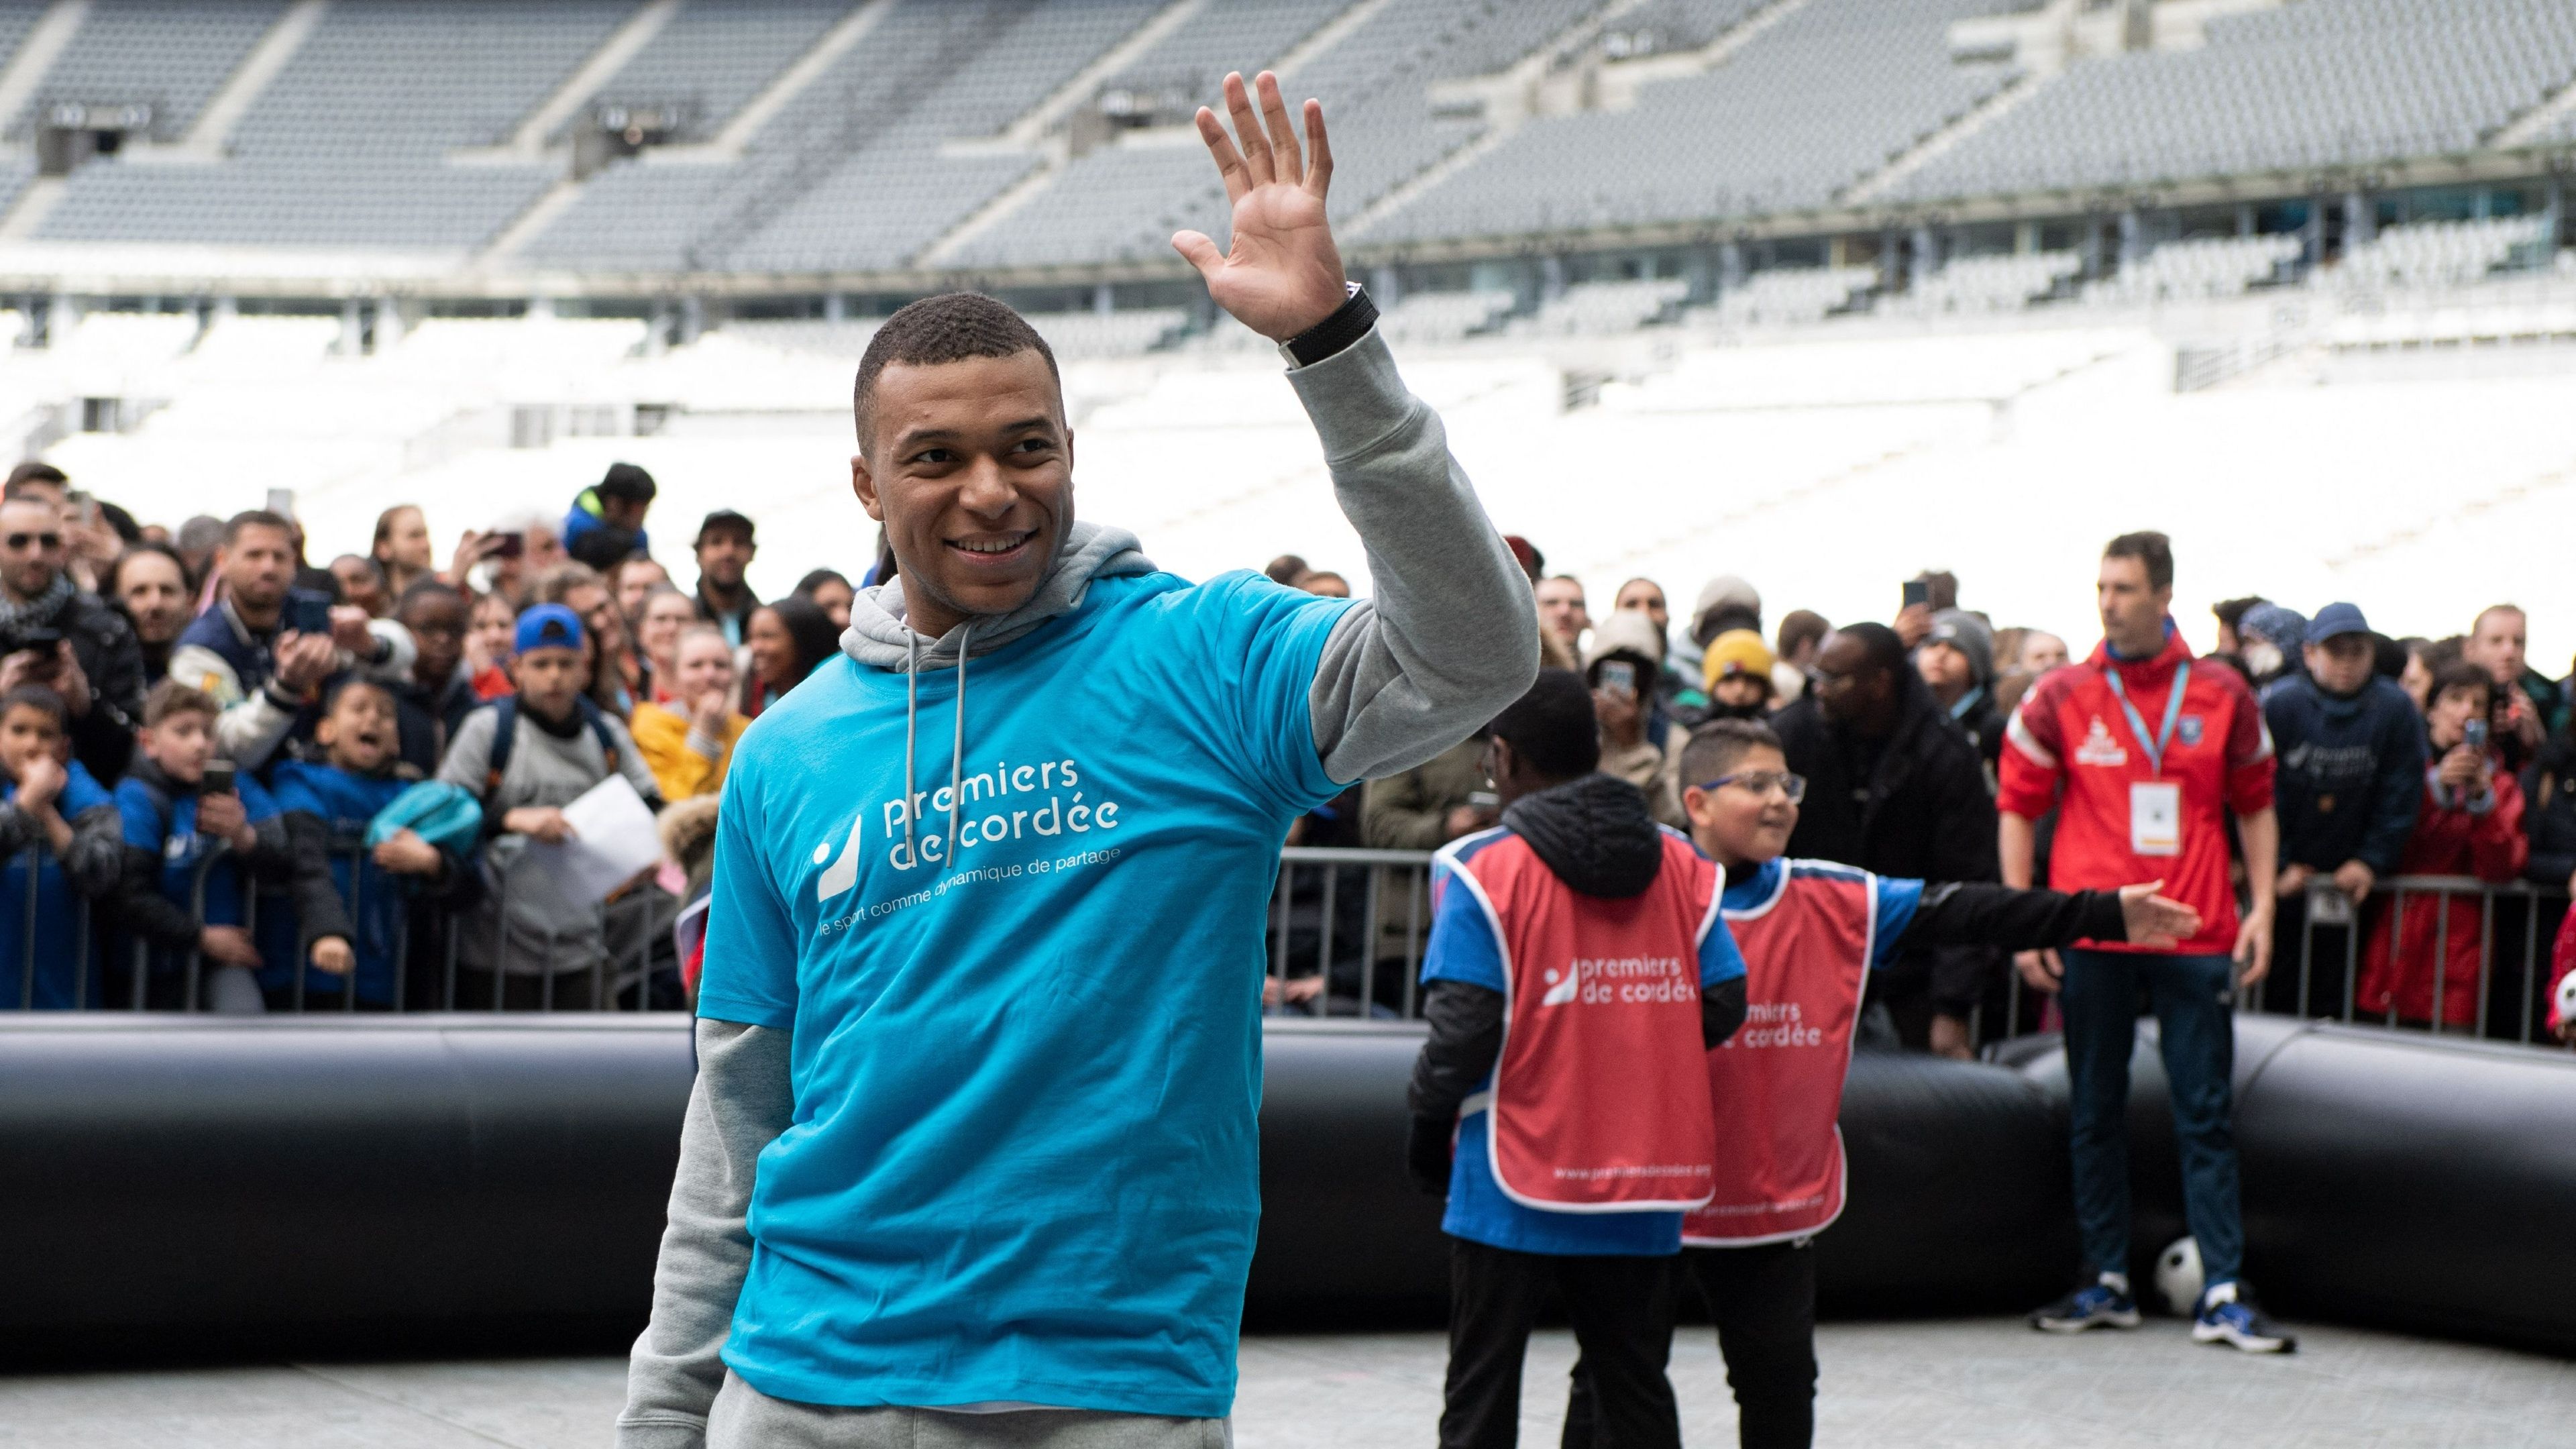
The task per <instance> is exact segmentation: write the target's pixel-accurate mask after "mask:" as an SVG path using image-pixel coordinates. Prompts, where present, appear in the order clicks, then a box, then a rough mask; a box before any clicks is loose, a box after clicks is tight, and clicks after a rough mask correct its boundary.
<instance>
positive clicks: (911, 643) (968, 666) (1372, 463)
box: [617, 332, 1538, 1449]
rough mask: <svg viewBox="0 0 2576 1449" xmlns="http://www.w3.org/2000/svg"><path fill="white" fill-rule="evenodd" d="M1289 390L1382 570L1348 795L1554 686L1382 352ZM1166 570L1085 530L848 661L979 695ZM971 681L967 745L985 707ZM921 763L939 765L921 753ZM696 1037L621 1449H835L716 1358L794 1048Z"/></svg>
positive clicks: (1359, 618)
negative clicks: (988, 676) (1050, 625)
mask: <svg viewBox="0 0 2576 1449" xmlns="http://www.w3.org/2000/svg"><path fill="white" fill-rule="evenodd" d="M1288 379H1289V383H1290V385H1291V386H1293V387H1295V388H1296V390H1297V395H1298V398H1299V400H1300V401H1301V402H1303V403H1304V404H1305V406H1306V412H1307V415H1308V417H1309V418H1310V419H1311V420H1312V421H1313V423H1314V425H1315V432H1316V435H1317V437H1318V438H1319V439H1320V440H1321V441H1322V443H1323V445H1324V458H1325V462H1326V465H1327V466H1328V467H1329V468H1330V470H1331V472H1332V476H1333V492H1334V496H1335V497H1336V499H1337V500H1338V501H1339V502H1340V504H1341V507H1342V512H1343V513H1344V514H1345V515H1346V516H1347V517H1348V518H1349V519H1350V521H1351V525H1352V527H1353V528H1354V529H1355V530H1356V531H1357V532H1358V534H1359V536H1360V542H1361V544H1362V545H1363V547H1365V548H1366V550H1367V552H1368V562H1369V576H1370V579H1371V581H1372V583H1373V584H1374V586H1375V588H1376V597H1375V598H1374V599H1368V600H1362V601H1360V602H1359V603H1357V604H1354V605H1352V606H1351V607H1350V608H1349V609H1348V610H1347V611H1345V612H1344V613H1343V615H1342V617H1341V620H1340V621H1339V622H1338V623H1337V624H1336V625H1335V626H1334V628H1333V631H1332V633H1331V635H1330V636H1329V637H1328V638H1327V639H1326V641H1325V646H1324V652H1323V657H1322V659H1321V660H1319V661H1318V663H1317V665H1316V668H1315V682H1314V684H1313V685H1312V686H1311V687H1310V689H1309V691H1308V694H1307V702H1308V705H1309V708H1310V712H1311V713H1312V715H1313V719H1314V734H1315V750H1316V753H1317V756H1318V758H1320V759H1321V760H1322V761H1323V764H1324V769H1325V773H1327V774H1329V775H1330V776H1331V777H1332V778H1334V779H1336V780H1362V779H1372V778H1378V777H1382V776H1386V775H1392V774H1396V773H1398V772H1400V771H1403V770H1408V769H1411V768H1412V767H1413V766H1415V765H1418V764H1421V763H1422V762H1424V761H1426V760H1429V759H1431V758H1432V757H1433V756H1435V755H1438V754H1440V753H1441V752H1443V751H1445V750H1447V749H1448V748H1450V747H1451V746H1453V745H1455V744H1457V743H1458V742H1459V741H1461V740H1463V739H1465V738H1466V737H1467V736H1468V735H1470V734H1472V733H1474V732H1475V731H1476V730H1477V729H1478V728H1480V727H1482V726H1483V725H1484V723H1485V722H1486V721H1487V720H1489V719H1492V718H1493V717H1494V716H1495V715H1497V714H1499V713H1501V712H1502V709H1503V707H1504V706H1505V705H1507V704H1510V703H1511V702H1512V701H1513V700H1515V699H1518V698H1519V697H1520V695H1521V693H1522V691H1524V690H1526V689H1527V688H1529V683H1530V680H1531V679H1532V678H1533V677H1534V676H1535V675H1536V673H1537V670H1538V624H1537V615H1536V612H1535V610H1534V609H1533V608H1532V606H1531V603H1530V592H1529V583H1528V580H1527V579H1526V577H1525V576H1524V575H1523V574H1522V573H1521V571H1520V567H1519V565H1518V564H1516V563H1515V562H1513V560H1512V556H1511V553H1510V551H1509V550H1507V549H1506V548H1505V547H1504V546H1503V541H1502V538H1501V536H1500V535H1499V534H1497V533H1496V532H1495V530H1494V526H1493V524H1492V523H1491V522H1490V521H1488V520H1487V519H1486V517H1485V513H1484V510H1483V508H1482V507H1480V506H1479V505H1478V504H1477V502H1476V495H1475V490H1474V488H1473V487H1472V486H1471V485H1470V484H1469V483H1468V481H1467V476H1466V474H1465V473H1464V472H1463V471H1462V470H1461V469H1460V468H1459V467H1458V464H1457V461H1456V460H1455V459H1453V458H1451V457H1450V456H1449V445H1448V436H1447V434H1446V432H1445V431H1444V430H1443V429H1442V428H1441V425H1440V419H1439V416H1438V415H1437V414H1435V413H1434V412H1432V410H1431V409H1430V407H1429V406H1428V405H1427V404H1425V403H1423V402H1422V401H1421V400H1420V399H1419V398H1416V397H1414V396H1413V395H1412V394H1411V393H1409V392H1407V391H1405V388H1404V383H1403V380H1402V379H1401V378H1399V377H1398V376H1397V375H1396V370H1395V359H1394V358H1393V357H1392V356H1391V355H1389V353H1388V352H1387V350H1386V344H1385V342H1384V341H1383V340H1381V339H1380V338H1379V337H1378V335H1377V334H1376V333H1374V332H1372V333H1370V334H1369V335H1368V336H1367V337H1365V338H1363V339H1361V340H1360V341H1359V342H1357V343H1354V344H1353V345H1351V346H1350V347H1348V348H1346V349H1344V350H1343V351H1341V352H1338V353H1335V354H1334V355H1332V356H1330V357H1327V358H1324V359H1323V360H1321V361H1319V362H1316V363H1313V364H1312V365H1310V366H1306V367H1301V368H1297V369H1294V370H1292V371H1291V372H1290V373H1289V374H1288ZM1153 571H1154V567H1153V565H1152V564H1151V563H1150V562H1148V561H1147V560H1146V558H1145V556H1144V555H1143V553H1142V552H1141V551H1140V550H1139V548H1138V546H1137V542H1136V539H1135V536H1134V535H1132V534H1130V533H1128V532H1127V531H1125V530H1124V529H1118V528H1110V527H1106V526H1103V525H1100V524H1094V523H1088V522H1079V521H1078V522H1076V523H1074V524H1073V525H1072V527H1070V528H1069V529H1067V530H1066V536H1065V541H1064V544H1063V546H1062V547H1061V548H1060V549H1059V551H1058V553H1057V556H1056V561H1055V564H1054V566H1053V567H1052V568H1051V569H1050V570H1049V571H1048V573H1047V576H1046V578H1045V579H1044V580H1042V581H1041V582H1040V584H1039V586H1038V590H1037V593H1036V594H1035V595H1033V596H1032V597H1031V598H1030V600H1029V602H1028V603H1026V604H1024V605H1022V606H1021V607H1020V608H1018V609H1016V610H1014V611H1012V612H1011V613H1009V614H1006V615H1003V616H1002V617H1000V618H998V619H983V620H972V621H969V622H967V623H965V624H961V625H959V626H958V627H957V628H956V629H954V630H952V631H950V632H949V633H948V634H945V635H942V636H940V637H939V638H937V639H929V638H926V637H924V636H922V635H920V634H917V633H915V632H914V631H913V630H912V628H911V627H910V626H909V625H908V624H906V623H905V622H904V615H905V610H904V602H903V589H902V584H901V581H900V580H897V581H894V582H890V583H887V584H884V585H881V586H879V587H877V588H875V589H870V590H867V591H865V592H863V593H861V594H860V595H859V596H858V597H857V598H856V599H855V600H853V601H852V604H851V608H850V628H849V630H848V632H847V633H845V634H843V635H842V636H841V648H842V650H843V651H844V652H845V653H847V654H848V655H849V656H850V657H851V658H852V659H854V660H856V661H858V662H859V663H860V664H862V665H865V666H867V667H870V668H875V669H884V670H889V671H895V672H904V673H911V674H915V675H917V674H918V673H919V672H921V671H924V670H931V669H946V668H959V667H960V656H961V654H962V656H963V669H964V676H971V675H972V674H973V672H974V661H975V659H976V658H977V657H978V656H980V655H983V654H986V653H989V652H990V651H992V650H995V649H999V648H1001V647H1002V646H1003V645H1005V644H1008V643H1010V642H1011V641H1012V640H1014V639H1017V638H1019V637H1021V636H1022V635H1024V634H1026V633H1028V632H1029V631H1030V630H1032V629H1035V628H1036V627H1038V626H1039V625H1040V624H1043V623H1045V622H1046V621H1047V620H1049V619H1052V618H1055V617H1056V616H1058V615H1060V614H1065V613H1069V612H1071V611H1072V610H1074V609H1076V608H1078V607H1080V606H1081V603H1082V600H1083V596H1084V595H1085V593H1086V592H1088V590H1089V589H1090V586H1091V581H1092V580H1093V579H1095V578H1109V577H1116V576H1119V575H1122V574H1143V573H1151V572H1153ZM964 676H961V678H960V680H959V682H958V693H959V696H960V707H959V709H958V711H957V717H958V720H959V722H960V725H961V727H962V723H963V720H964V717H965V714H966V712H967V710H968V709H970V708H971V707H972V706H971V705H970V704H967V703H965V697H966V694H967V685H968V683H969V682H970V680H969V679H968V678H967V677H964ZM906 733H907V737H909V734H910V731H909V730H907V732H906ZM912 750H913V752H915V753H919V752H921V750H922V746H921V744H920V742H918V741H915V742H914V744H913V746H912ZM929 752H930V753H931V754H932V757H933V758H934V759H936V758H937V756H938V755H940V754H947V755H948V756H949V758H950V760H951V766H950V768H951V771H952V773H953V772H954V770H955V769H956V768H957V766H956V764H955V760H956V751H955V748H954V745H953V743H951V742H948V741H942V742H939V743H937V744H934V745H932V746H930V747H929ZM908 768H909V763H908ZM934 768H935V767H934ZM907 778H912V779H918V778H919V777H918V776H917V775H908V776H907ZM697 1030H698V1050H699V1072H698V1081H697V1087H696V1090H695V1091H694V1092H693V1093H692V1095H691V1097H690V1102H689V1111H688V1116H687V1119H686V1121H685V1122H684V1123H683V1125H682V1128H681V1135H680V1168H679V1173H678V1176H677V1178H676V1179H675V1180H674V1182H673V1183H672V1187H671V1208H670V1222H669V1226H668V1227H667V1228H666V1229H665V1231H664V1233H663V1236H662V1254H661V1261H660V1263H659V1264H658V1265H657V1267H656V1269H655V1272H654V1281H653V1319H652V1322H651V1324H650V1325H649V1326H648V1327H647V1328H646V1329H645V1330H644V1334H643V1336H642V1337H641V1338H639V1339H637V1340H636V1342H635V1351H634V1356H633V1359H632V1361H631V1363H630V1366H629V1370H628V1377H627V1400H626V1410H625V1412H624V1413H623V1414H622V1415H620V1416H619V1418H618V1421H617V1442H618V1444H619V1445H620V1446H623V1449H697V1446H700V1445H705V1444H708V1443H709V1442H710V1441H709V1438H708V1433H707V1414H708V1410H709V1408H710V1406H711V1405H712V1404H713V1403H714V1401H715V1398H716V1395H717V1393H718V1392H719V1391H721V1392H723V1393H724V1394H725V1395H726V1396H727V1398H726V1402H727V1405H728V1410H727V1413H726V1415H725V1416H724V1419H723V1421H722V1422H724V1423H726V1424H727V1425H729V1426H732V1427H733V1428H734V1429H735V1430H738V1432H739V1433H740V1435H741V1436H742V1437H741V1439H740V1442H745V1443H752V1442H772V1441H774V1442H806V1441H807V1439H812V1440H813V1441H814V1442H821V1438H820V1437H819V1436H820V1428H819V1426H820V1424H821V1420H822V1418H823V1417H825V1416H827V1415H828V1411H826V1410H822V1409H817V1408H814V1407H812V1406H808V1405H800V1404H793V1403H788V1402H786V1401H783V1400H776V1399H770V1398H767V1397H766V1396H763V1395H760V1394H759V1393H758V1391H757V1390H754V1389H752V1388H751V1387H750V1386H749V1385H748V1384H745V1383H743V1382H742V1381H740V1380H739V1379H730V1380H729V1379H728V1378H727V1376H726V1374H725V1370H724V1364H723V1362H722V1361H721V1360H720V1359H719V1358H718V1356H717V1355H718V1351H719V1350H721V1349H722V1348H723V1346H724V1341H725V1337H726V1335H727V1334H728V1333H729V1332H730V1331H731V1328H732V1323H733V1308H734V1301H735V1299H736V1298H737V1297H738V1296H739V1295H740V1292H741V1289H742V1280H743V1275H744V1273H745V1272H746V1271H747V1269H748V1268H749V1265H750V1261H751V1237H750V1233H749V1230H748V1228H747V1227H746V1226H745V1218H746V1214H747V1213H748V1210H749V1207H750V1201H751V1187H752V1177H753V1171H754V1166H755V1163H756V1160H757V1158H758V1156H759V1153H760V1150H761V1149H762V1148H763V1147H765V1146H767V1145H768V1143H769V1142H770V1140H771V1139H773V1138H775V1137H776V1136H777V1135H778V1134H779V1133H780V1132H782V1131H784V1130H785V1129H786V1127H787V1125H788V1122H789V1120H790V1119H791V1117H792V1115H793V1110H794V1092H793V1090H792V1089H791V1087H790V1085H789V1083H788V1060H789V1052H788V1042H787V1040H786V1036H787V1034H786V1033H784V1032H780V1031H778V1030H775V1029H773V1028H767V1027H756V1026H746V1025H742V1024H739V1023H734V1022H725V1021H716V1020H707V1021H701V1022H699V1023H698V1028H697ZM737 1398H743V1399H744V1401H743V1402H739V1403H738V1402H737ZM809 1420H811V1421H813V1422H807V1421H809ZM808 1431H815V1432H812V1433H809V1432H808ZM800 1435H802V1436H804V1437H799V1436H800Z"/></svg>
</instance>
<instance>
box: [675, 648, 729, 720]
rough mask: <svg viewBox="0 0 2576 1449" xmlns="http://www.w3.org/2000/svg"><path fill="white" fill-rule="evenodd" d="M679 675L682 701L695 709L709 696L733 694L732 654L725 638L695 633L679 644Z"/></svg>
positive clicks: (677, 669) (678, 691) (679, 693)
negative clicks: (697, 704) (699, 702)
mask: <svg viewBox="0 0 2576 1449" xmlns="http://www.w3.org/2000/svg"><path fill="white" fill-rule="evenodd" d="M679 650H680V654H679V659H678V661H677V665H676V672H677V674H678V675H679V688H678V689H677V690H676V691H675V692H676V693H677V694H678V695H679V697H680V698H681V699H683V700H686V701H688V702H689V703H690V704H691V705H692V706H695V705H696V703H697V702H698V701H699V700H701V699H704V698H706V697H707V696H708V695H710V694H718V695H721V694H730V693H732V692H733V650H732V648H731V647H730V646H728V645H727V644H726V643H725V641H724V636H723V635H722V634H717V633H713V632H707V633H692V634H690V635H688V636H686V637H685V638H683V639H681V640H680V643H679Z"/></svg>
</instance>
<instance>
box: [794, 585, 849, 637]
mask: <svg viewBox="0 0 2576 1449" xmlns="http://www.w3.org/2000/svg"><path fill="white" fill-rule="evenodd" d="M805 597H806V598H807V599H808V600H810V601H812V603H813V605H814V607H815V608H818V609H820V610H822V611H823V617H824V618H827V619H829V620H831V621H832V627H833V628H835V629H846V628H848V627H850V601H851V600H852V599H853V598H856V597H857V591H856V590H854V589H852V588H851V587H850V586H849V585H848V584H845V583H843V582H841V581H840V580H839V579H825V580H823V582H821V583H819V584H816V585H815V586H814V592H812V593H810V594H807V595H806V596H805Z"/></svg>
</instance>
